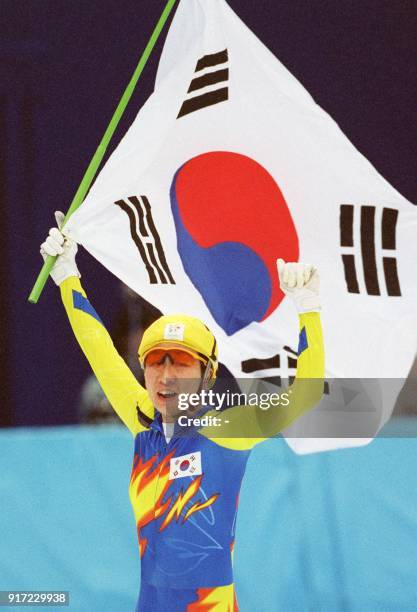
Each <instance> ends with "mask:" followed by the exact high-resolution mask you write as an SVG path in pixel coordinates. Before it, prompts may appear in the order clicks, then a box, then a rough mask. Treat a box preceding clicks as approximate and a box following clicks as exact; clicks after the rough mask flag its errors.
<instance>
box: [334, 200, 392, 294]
mask: <svg viewBox="0 0 417 612" xmlns="http://www.w3.org/2000/svg"><path fill="white" fill-rule="evenodd" d="M375 211H376V208H375V206H361V207H360V251H361V255H362V266H363V273H364V280H365V287H366V292H367V293H368V295H381V291H380V285H379V279H378V269H377V254H376V249H375V233H376V227H375ZM397 219H398V210H396V209H394V208H383V210H382V223H381V245H382V248H383V249H391V250H394V249H395V248H396V227H397ZM353 223H354V207H353V206H352V205H351V204H342V205H341V207H340V246H342V247H354V246H355V245H354V238H353V227H354V225H353ZM356 257H358V255H356ZM342 261H343V267H344V271H345V280H346V285H347V290H348V292H349V293H360V289H359V283H358V278H357V274H356V265H355V255H354V254H353V253H352V254H348V253H343V254H342ZM382 264H383V270H384V277H385V283H386V287H387V293H388V295H389V296H399V295H401V290H400V284H399V280H398V273H397V262H396V259H395V257H383V258H382Z"/></svg>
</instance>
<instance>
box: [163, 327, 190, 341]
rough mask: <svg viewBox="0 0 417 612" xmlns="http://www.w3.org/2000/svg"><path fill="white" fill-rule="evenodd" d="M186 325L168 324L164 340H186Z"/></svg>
mask: <svg viewBox="0 0 417 612" xmlns="http://www.w3.org/2000/svg"><path fill="white" fill-rule="evenodd" d="M184 331H185V325H183V324H182V323H168V324H167V325H165V330H164V340H184Z"/></svg>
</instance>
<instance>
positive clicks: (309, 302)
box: [277, 259, 321, 312]
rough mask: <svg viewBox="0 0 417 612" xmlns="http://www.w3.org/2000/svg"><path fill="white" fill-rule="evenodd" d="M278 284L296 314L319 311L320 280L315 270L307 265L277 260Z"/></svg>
mask: <svg viewBox="0 0 417 612" xmlns="http://www.w3.org/2000/svg"><path fill="white" fill-rule="evenodd" d="M277 265H278V275H279V283H280V287H281V289H282V291H283V292H284V293H285V295H288V297H291V298H292V299H293V300H294V302H295V305H296V307H297V310H298V312H311V311H317V310H320V308H321V305H320V297H319V289H320V278H319V273H318V271H317V269H316V268H315V267H314V266H312V265H309V264H303V263H285V261H284V260H283V259H278V261H277Z"/></svg>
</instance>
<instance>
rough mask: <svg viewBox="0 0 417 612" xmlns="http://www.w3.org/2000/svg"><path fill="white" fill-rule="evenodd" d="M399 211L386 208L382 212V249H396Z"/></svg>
mask: <svg viewBox="0 0 417 612" xmlns="http://www.w3.org/2000/svg"><path fill="white" fill-rule="evenodd" d="M397 219H398V210H396V209H395V208H384V210H383V211H382V248H383V249H395V248H396V247H395V234H396V230H397Z"/></svg>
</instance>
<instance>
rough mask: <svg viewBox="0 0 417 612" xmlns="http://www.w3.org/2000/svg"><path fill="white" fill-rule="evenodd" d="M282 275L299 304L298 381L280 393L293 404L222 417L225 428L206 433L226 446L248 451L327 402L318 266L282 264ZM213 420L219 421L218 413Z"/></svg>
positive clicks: (243, 409) (243, 410)
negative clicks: (323, 398)
mask: <svg viewBox="0 0 417 612" xmlns="http://www.w3.org/2000/svg"><path fill="white" fill-rule="evenodd" d="M278 272H279V277H280V285H281V289H282V290H283V291H284V293H285V294H286V295H287V296H288V297H290V298H292V299H293V301H294V303H295V305H296V307H297V310H298V312H299V344H298V360H297V372H296V377H295V380H294V383H293V384H292V385H291V386H290V387H289V388H288V389H285V390H283V391H282V392H281V393H280V395H281V398H283V397H284V395H285V394H286V393H288V396H287V397H288V403H280V404H279V405H277V406H274V405H270V406H269V407H267V408H266V409H261V408H259V407H258V406H237V407H235V408H230V409H228V410H226V411H225V412H223V413H220V414H221V417H222V425H221V426H220V427H217V428H216V427H207V428H204V430H201V433H203V434H204V435H206V436H207V437H210V438H211V439H212V440H213V441H214V442H216V443H217V444H219V445H220V446H225V447H227V448H231V449H234V450H248V449H250V448H252V447H253V446H255V444H258V443H259V442H262V441H263V440H266V439H268V438H270V437H272V436H275V435H276V434H277V433H279V432H281V431H282V430H283V429H285V428H286V427H288V426H289V425H291V423H293V422H294V421H295V420H297V419H298V418H299V417H300V416H301V415H302V414H304V413H305V412H307V411H308V410H310V409H311V408H313V407H314V406H316V405H317V404H318V402H319V401H320V399H321V397H322V394H323V389H324V374H325V363H324V341H323V333H322V328H321V322H320V312H319V310H320V302H319V275H318V272H317V270H315V269H314V268H313V267H312V266H307V265H304V264H298V263H287V264H285V263H284V262H283V261H282V260H279V261H278ZM261 382H262V381H260V383H261ZM263 390H264V389H263ZM210 414H213V416H214V415H215V411H213V412H212V413H210ZM217 416H219V413H217Z"/></svg>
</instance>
